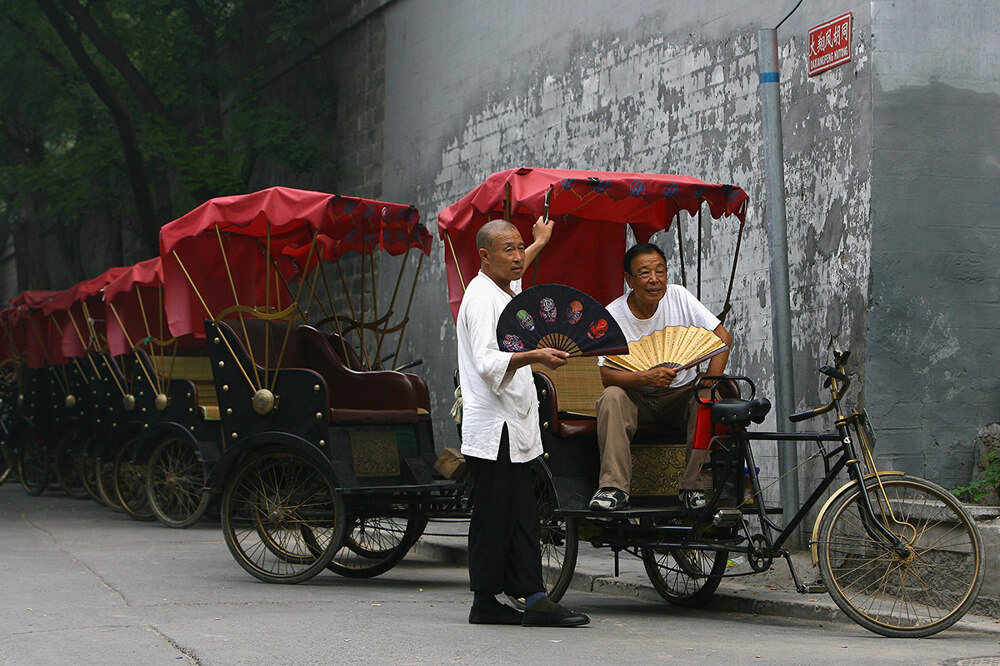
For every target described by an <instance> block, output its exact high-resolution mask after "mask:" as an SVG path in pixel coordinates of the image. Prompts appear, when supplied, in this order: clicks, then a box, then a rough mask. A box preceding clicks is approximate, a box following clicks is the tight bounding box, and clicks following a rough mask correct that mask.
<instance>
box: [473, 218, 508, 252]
mask: <svg viewBox="0 0 1000 666" xmlns="http://www.w3.org/2000/svg"><path fill="white" fill-rule="evenodd" d="M505 231H517V227H515V226H514V225H513V224H511V223H510V222H508V221H507V220H490V221H489V222H487V223H486V224H484V225H483V226H482V227H480V229H479V231H478V232H477V233H476V249H480V250H486V251H492V250H493V249H494V248H495V247H496V237H497V235H498V234H501V233H503V232H505Z"/></svg>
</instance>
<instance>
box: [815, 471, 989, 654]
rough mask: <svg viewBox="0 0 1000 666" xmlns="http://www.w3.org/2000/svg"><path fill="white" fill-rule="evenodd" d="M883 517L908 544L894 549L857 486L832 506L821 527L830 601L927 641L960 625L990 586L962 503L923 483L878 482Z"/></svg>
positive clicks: (876, 502) (863, 619)
mask: <svg viewBox="0 0 1000 666" xmlns="http://www.w3.org/2000/svg"><path fill="white" fill-rule="evenodd" d="M865 493H866V495H867V497H868V500H869V501H870V503H871V505H872V508H873V510H874V514H875V517H876V519H878V520H879V521H880V522H881V523H882V525H884V526H885V527H886V528H887V529H888V530H889V531H891V532H892V533H893V534H895V535H896V536H897V537H898V538H899V539H900V540H901V541H902V542H903V544H904V548H903V549H902V550H901V551H897V550H893V549H892V548H889V547H887V546H886V545H885V542H884V541H883V540H879V539H878V538H877V536H875V535H876V534H877V531H878V530H877V529H874V530H873V529H871V526H868V527H869V529H866V525H865V524H864V521H863V520H862V516H863V515H864V514H863V513H862V510H861V503H862V502H863V499H862V497H863V496H862V494H861V493H860V492H859V491H858V490H857V489H856V488H852V489H851V490H850V491H849V492H846V493H844V494H843V495H841V496H840V497H838V498H837V499H836V500H834V502H833V504H831V505H830V506H829V507H827V509H826V511H825V512H824V513H823V517H822V518H821V519H820V524H819V527H818V535H817V536H818V539H817V549H818V552H817V554H818V556H819V568H820V572H821V573H822V575H823V580H824V582H825V583H826V586H827V589H828V590H829V592H830V596H831V597H833V600H834V601H835V602H836V604H837V605H838V606H839V607H840V609H841V610H842V611H844V612H845V613H846V614H847V615H848V617H850V618H851V619H852V620H854V621H855V622H857V623H858V624H860V625H861V626H862V627H864V628H865V629H868V630H869V631H873V632H875V633H877V634H881V635H883V636H889V637H890V638H906V637H910V638H921V637H924V636H930V635H932V634H936V633H937V632H939V631H941V630H943V629H946V628H948V627H950V626H951V625H953V624H955V622H957V621H958V620H959V619H960V618H961V617H962V616H963V615H965V613H966V611H968V610H969V608H970V607H971V606H972V604H973V603H974V602H975V600H976V596H977V595H978V594H979V588H980V587H981V586H982V584H983V560H984V554H983V544H982V540H981V539H980V536H979V530H978V529H977V527H976V525H975V522H974V521H973V519H972V517H971V516H970V515H969V513H968V512H967V511H966V510H965V508H964V507H963V506H962V504H961V503H960V502H959V501H958V500H956V499H955V497H954V496H953V495H951V493H949V492H948V491H946V490H945V489H944V488H942V487H941V486H938V485H937V484H934V483H931V482H930V481H925V480H923V479H918V478H891V479H889V478H881V479H878V478H876V479H871V480H870V481H869V482H867V484H866V491H865Z"/></svg>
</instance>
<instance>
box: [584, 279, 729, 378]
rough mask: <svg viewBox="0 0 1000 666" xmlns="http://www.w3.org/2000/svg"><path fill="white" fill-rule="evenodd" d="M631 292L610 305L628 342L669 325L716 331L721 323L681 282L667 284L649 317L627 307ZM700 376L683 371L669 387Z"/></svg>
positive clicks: (602, 361)
mask: <svg viewBox="0 0 1000 666" xmlns="http://www.w3.org/2000/svg"><path fill="white" fill-rule="evenodd" d="M630 293H632V292H631V290H629V291H628V292H626V293H625V295H624V296H619V297H618V298H616V299H615V300H613V301H611V302H610V303H608V306H607V307H608V312H610V313H611V316H612V317H614V318H615V321H617V322H618V325H619V326H621V327H622V332H623V333H624V334H625V340H626V341H628V342H635V341H636V340H638V339H639V338H641V337H643V336H646V335H649V334H650V333H652V332H653V331H659V330H661V329H663V328H666V327H667V326H700V327H701V328H707V329H708V330H710V331H714V330H715V329H716V327H717V326H718V325H719V324H720V323H721V322H719V318H718V317H716V316H715V315H714V314H712V312H711V311H710V310H709V309H708V308H706V307H705V306H704V305H702V303H701V301H699V300H698V299H697V298H695V296H694V294H692V293H691V292H690V291H688V290H687V289H685V288H684V287H682V286H681V285H679V284H668V285H667V289H666V292H665V293H664V294H663V298H661V299H660V303H659V304H658V305H657V306H656V312H654V313H653V316H652V317H650V318H649V319H639V318H638V317H636V316H635V315H634V314H632V310H631V309H629V306H628V295H629V294H630ZM604 358H605V357H604V356H601V357H599V358H598V361H597V364H598V365H604ZM697 376H698V371H697V369H696V368H688V369H687V370H681V371H680V372H678V373H677V377H676V378H675V379H674V381H673V382H672V383H671V384H670V386H671V387H672V388H678V387H681V386H684V385H686V384H690V383H691V382H693V381H694V379H695V377H697Z"/></svg>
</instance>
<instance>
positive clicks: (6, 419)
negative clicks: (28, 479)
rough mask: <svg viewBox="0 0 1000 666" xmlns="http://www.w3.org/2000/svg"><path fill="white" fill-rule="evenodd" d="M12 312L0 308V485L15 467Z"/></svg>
mask: <svg viewBox="0 0 1000 666" xmlns="http://www.w3.org/2000/svg"><path fill="white" fill-rule="evenodd" d="M13 313H14V308H10V307H8V308H4V309H3V310H0V485H2V484H3V483H4V482H6V481H7V479H9V478H11V474H12V473H13V471H14V467H15V460H14V453H13V448H12V446H11V436H10V434H11V431H10V426H11V423H12V421H13V419H14V418H15V416H16V413H15V411H14V409H13V407H14V405H15V404H16V400H17V395H18V390H17V381H18V379H17V376H18V372H17V365H18V359H17V351H16V349H15V347H14V343H13V340H12V337H13V336H12V332H11V321H10V319H11V316H12V315H13Z"/></svg>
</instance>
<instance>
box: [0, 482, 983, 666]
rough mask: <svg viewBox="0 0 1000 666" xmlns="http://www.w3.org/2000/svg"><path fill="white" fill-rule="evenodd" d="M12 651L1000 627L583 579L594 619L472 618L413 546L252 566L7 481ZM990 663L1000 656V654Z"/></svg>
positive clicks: (99, 660)
mask: <svg viewBox="0 0 1000 666" xmlns="http://www.w3.org/2000/svg"><path fill="white" fill-rule="evenodd" d="M0 572H2V574H0V575H2V581H3V582H2V587H0V664H56V663H63V664H65V663H71V664H136V663H143V664H177V663H194V664H330V663H356V662H368V663H400V664H402V663H458V664H469V663H471V664H487V663H508V664H509V663H546V662H547V663H576V664H604V663H609V664H611V663H615V664H617V663H651V662H671V661H678V662H679V661H684V662H685V663H713V664H717V663H720V662H725V663H727V664H744V663H747V664H749V663H753V664H760V663H786V664H803V663H854V664H863V663H879V664H894V663H899V664H913V663H919V664H925V663H926V664H937V663H945V662H949V663H959V662H958V661H956V660H962V661H961V663H968V664H974V663H988V662H987V661H985V660H984V659H973V658H976V657H987V656H989V655H1000V633H997V632H987V631H979V630H976V629H975V628H972V629H970V628H959V629H952V630H949V631H946V632H944V633H943V634H940V635H938V636H937V637H934V638H931V639H925V640H889V639H885V638H881V637H878V636H875V635H873V634H870V633H868V632H866V631H865V630H863V629H861V628H860V627H857V626H856V625H853V624H851V623H848V622H839V621H838V622H817V621H810V620H792V619H782V618H777V617H764V616H760V617H757V616H753V615H746V614H739V613H734V612H728V611H722V610H715V611H713V610H711V609H709V610H703V611H691V610H685V609H676V608H672V607H670V606H668V605H666V604H663V603H657V602H653V601H649V600H646V599H630V598H624V597H620V596H612V595H604V594H592V593H581V592H576V591H572V590H571V591H570V593H569V594H568V595H567V596H566V598H565V600H564V601H565V603H566V604H567V605H569V606H572V607H576V608H580V609H582V610H585V611H586V612H588V613H590V614H591V616H592V618H593V620H594V621H593V623H592V624H591V626H589V627H586V628H582V629H571V630H566V629H562V630H559V629H521V628H517V627H482V626H470V625H468V624H466V622H465V617H466V613H467V606H468V603H469V593H468V591H467V588H466V585H467V578H466V575H465V571H464V569H462V568H461V567H458V566H455V565H452V564H448V563H444V562H440V561H437V560H434V559H430V558H427V557H422V556H415V555H411V556H410V557H408V558H407V559H406V560H405V561H404V562H403V563H402V564H400V565H399V566H398V567H396V568H395V569H393V570H392V571H390V572H389V573H387V574H385V575H384V576H382V577H380V578H377V579H374V580H362V581H357V580H349V579H345V578H340V577H338V576H336V575H334V574H332V573H324V574H321V575H320V576H318V577H317V578H315V579H313V581H310V582H309V583H306V584H303V585H298V586H281V585H266V584H263V583H259V582H257V581H256V580H255V579H253V578H251V577H250V576H249V575H247V574H246V573H244V571H243V570H242V569H240V568H239V567H238V566H237V565H236V563H235V562H234V561H233V559H232V557H231V556H230V555H229V552H228V550H227V549H226V546H225V543H224V542H223V540H222V534H221V531H220V529H219V527H218V525H215V524H212V523H208V522H206V523H202V524H200V525H198V526H196V527H195V528H192V529H189V530H182V531H175V530H169V529H166V528H163V527H160V526H158V525H157V524H155V523H137V522H134V521H132V520H130V519H129V518H127V517H125V516H124V515H121V514H114V513H111V512H109V511H107V510H106V509H102V508H100V507H98V506H96V505H95V504H93V503H91V502H86V501H76V500H71V499H69V498H66V497H63V496H59V495H55V494H46V495H42V496H41V497H37V498H32V497H28V496H26V495H25V494H24V493H23V492H22V491H21V490H20V488H19V487H17V486H14V487H11V486H10V485H6V486H3V487H0ZM992 663H997V662H996V661H993V662H992Z"/></svg>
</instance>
